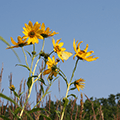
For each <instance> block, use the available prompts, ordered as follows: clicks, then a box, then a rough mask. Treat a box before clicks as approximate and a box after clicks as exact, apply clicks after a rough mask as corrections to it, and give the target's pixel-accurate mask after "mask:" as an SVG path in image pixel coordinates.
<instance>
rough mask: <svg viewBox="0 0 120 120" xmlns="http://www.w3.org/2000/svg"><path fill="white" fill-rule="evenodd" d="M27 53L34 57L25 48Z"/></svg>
mask: <svg viewBox="0 0 120 120" xmlns="http://www.w3.org/2000/svg"><path fill="white" fill-rule="evenodd" d="M25 51H26V52H27V53H28V55H29V56H30V57H31V58H32V55H31V54H30V53H29V52H28V51H27V50H25Z"/></svg>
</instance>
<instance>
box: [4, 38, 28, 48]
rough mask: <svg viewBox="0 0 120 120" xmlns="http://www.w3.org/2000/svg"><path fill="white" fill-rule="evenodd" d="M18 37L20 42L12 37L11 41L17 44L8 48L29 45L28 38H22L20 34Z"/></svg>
mask: <svg viewBox="0 0 120 120" xmlns="http://www.w3.org/2000/svg"><path fill="white" fill-rule="evenodd" d="M17 39H18V43H16V42H15V41H14V40H13V38H12V37H11V42H12V44H13V45H15V46H10V47H8V48H6V49H10V48H17V47H23V46H25V45H27V42H26V39H24V40H23V38H21V37H20V36H18V37H17Z"/></svg>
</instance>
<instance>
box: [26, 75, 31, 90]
mask: <svg viewBox="0 0 120 120" xmlns="http://www.w3.org/2000/svg"><path fill="white" fill-rule="evenodd" d="M31 85H32V76H30V77H29V78H28V81H27V86H28V89H30V87H31Z"/></svg>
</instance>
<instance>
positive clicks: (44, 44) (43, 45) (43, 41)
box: [41, 39, 45, 51]
mask: <svg viewBox="0 0 120 120" xmlns="http://www.w3.org/2000/svg"><path fill="white" fill-rule="evenodd" d="M44 46H45V39H43V44H42V50H41V51H43V49H44Z"/></svg>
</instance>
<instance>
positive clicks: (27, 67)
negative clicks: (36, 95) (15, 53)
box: [15, 64, 30, 71]
mask: <svg viewBox="0 0 120 120" xmlns="http://www.w3.org/2000/svg"><path fill="white" fill-rule="evenodd" d="M15 66H22V67H25V68H27V69H28V70H29V71H30V68H29V67H28V66H26V65H22V64H16V65H15Z"/></svg>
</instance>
